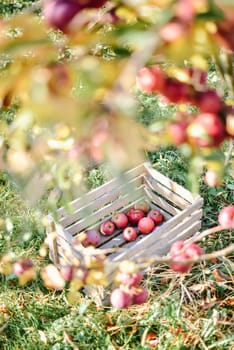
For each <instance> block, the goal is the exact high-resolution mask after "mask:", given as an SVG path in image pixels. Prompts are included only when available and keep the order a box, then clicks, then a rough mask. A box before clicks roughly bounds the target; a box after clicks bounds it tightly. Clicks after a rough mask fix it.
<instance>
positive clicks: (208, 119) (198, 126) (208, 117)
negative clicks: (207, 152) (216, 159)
mask: <svg viewBox="0 0 234 350" xmlns="http://www.w3.org/2000/svg"><path fill="white" fill-rule="evenodd" d="M187 133H188V137H189V139H190V140H191V141H192V142H194V143H196V144H197V146H200V147H214V146H219V145H220V144H221V142H223V141H224V139H225V137H226V131H225V126H224V124H223V122H222V120H221V119H220V117H219V116H218V115H217V114H213V113H202V114H199V115H198V116H197V117H196V118H195V119H194V121H193V122H192V123H191V124H190V125H189V126H188V129H187Z"/></svg>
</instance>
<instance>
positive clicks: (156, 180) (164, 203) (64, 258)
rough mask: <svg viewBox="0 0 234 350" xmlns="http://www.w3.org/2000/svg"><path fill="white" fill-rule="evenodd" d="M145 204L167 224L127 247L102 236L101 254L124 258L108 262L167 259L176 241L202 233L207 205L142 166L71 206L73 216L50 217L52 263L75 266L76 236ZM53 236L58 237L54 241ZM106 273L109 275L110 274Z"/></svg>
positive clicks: (117, 236)
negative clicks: (106, 252)
mask: <svg viewBox="0 0 234 350" xmlns="http://www.w3.org/2000/svg"><path fill="white" fill-rule="evenodd" d="M143 199H144V200H146V201H148V202H149V204H150V206H151V207H152V208H157V209H160V210H161V211H162V213H163V214H164V218H165V221H164V222H163V223H162V224H161V225H160V226H159V227H157V228H156V229H155V230H154V231H153V232H152V233H150V234H148V235H139V236H138V238H137V240H136V241H133V242H126V241H124V239H123V238H122V234H121V231H120V230H119V231H116V232H115V234H114V235H112V236H108V237H104V236H102V241H101V244H100V245H99V246H98V247H99V248H103V249H108V248H112V247H117V246H118V247H121V251H120V252H117V253H116V252H115V253H112V254H110V255H109V259H110V261H112V262H118V261H121V260H126V259H138V258H142V257H146V256H147V257H150V256H152V255H154V254H165V253H167V252H168V250H169V248H170V246H171V244H172V243H173V242H174V241H177V240H179V239H186V238H188V237H191V236H193V235H195V234H196V233H197V232H198V231H199V229H200V226H201V217H202V205H203V199H202V198H201V197H200V196H199V195H196V196H194V195H193V194H192V193H190V192H189V191H188V190H186V189H185V188H183V187H182V186H180V185H178V184H177V183H175V182H173V181H171V180H170V179H169V178H167V177H166V176H164V175H162V174H161V173H159V172H158V171H156V170H155V169H153V167H152V166H151V165H150V164H149V163H143V164H141V165H139V166H137V167H136V168H134V169H132V170H129V171H127V172H126V173H125V174H123V175H122V176H121V177H118V178H114V179H112V180H110V181H109V182H107V183H105V184H104V185H102V186H100V187H98V188H96V189H94V190H92V191H90V192H88V193H86V194H85V195H83V196H82V197H80V198H77V199H75V200H74V201H73V202H71V206H72V208H73V211H72V213H70V214H68V213H67V212H66V210H65V209H64V208H60V209H58V210H57V214H58V221H57V222H56V223H55V222H54V221H53V219H52V218H51V217H50V216H48V220H49V224H48V226H47V234H48V243H49V249H50V258H51V260H52V261H53V262H54V264H55V265H57V266H58V267H59V266H61V265H64V264H72V263H73V262H74V261H75V259H77V258H79V256H80V255H79V253H78V252H77V251H76V249H75V248H74V236H76V235H77V234H78V233H80V232H82V231H84V230H85V229H87V228H98V227H99V226H100V224H101V222H103V221H105V220H107V219H109V218H110V217H111V215H112V213H113V212H114V211H127V209H128V208H130V207H131V206H132V205H133V204H134V203H137V202H138V201H141V200H143ZM52 231H53V232H56V235H54V234H53V235H51V232H52ZM50 236H51V237H52V238H51V237H50ZM85 249H86V248H84V250H85ZM113 265H114V264H113ZM108 273H110V274H111V270H109V271H108Z"/></svg>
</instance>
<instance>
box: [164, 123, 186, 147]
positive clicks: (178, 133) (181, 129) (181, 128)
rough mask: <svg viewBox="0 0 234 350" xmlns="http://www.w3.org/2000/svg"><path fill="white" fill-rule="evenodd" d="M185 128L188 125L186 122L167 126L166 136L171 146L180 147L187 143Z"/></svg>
mask: <svg viewBox="0 0 234 350" xmlns="http://www.w3.org/2000/svg"><path fill="white" fill-rule="evenodd" d="M187 127H188V123H187V122H186V121H180V122H175V123H171V124H169V125H168V128H167V130H168V134H169V137H170V140H171V142H172V144H173V145H176V146H178V145H181V144H182V143H185V142H187V140H188V136H187Z"/></svg>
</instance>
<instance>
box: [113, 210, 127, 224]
mask: <svg viewBox="0 0 234 350" xmlns="http://www.w3.org/2000/svg"><path fill="white" fill-rule="evenodd" d="M111 221H112V222H113V223H114V224H115V226H116V227H117V228H125V227H126V226H127V225H128V217H127V215H126V214H124V213H116V214H114V215H112V218H111Z"/></svg>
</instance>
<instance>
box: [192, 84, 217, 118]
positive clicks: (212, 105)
mask: <svg viewBox="0 0 234 350" xmlns="http://www.w3.org/2000/svg"><path fill="white" fill-rule="evenodd" d="M196 100H197V106H198V107H199V108H200V110H201V111H202V112H203V113H217V112H219V111H220V109H221V107H222V102H221V99H220V97H219V95H218V94H217V92H216V91H214V90H211V89H210V90H206V91H202V92H199V93H198V95H197V97H196Z"/></svg>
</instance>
